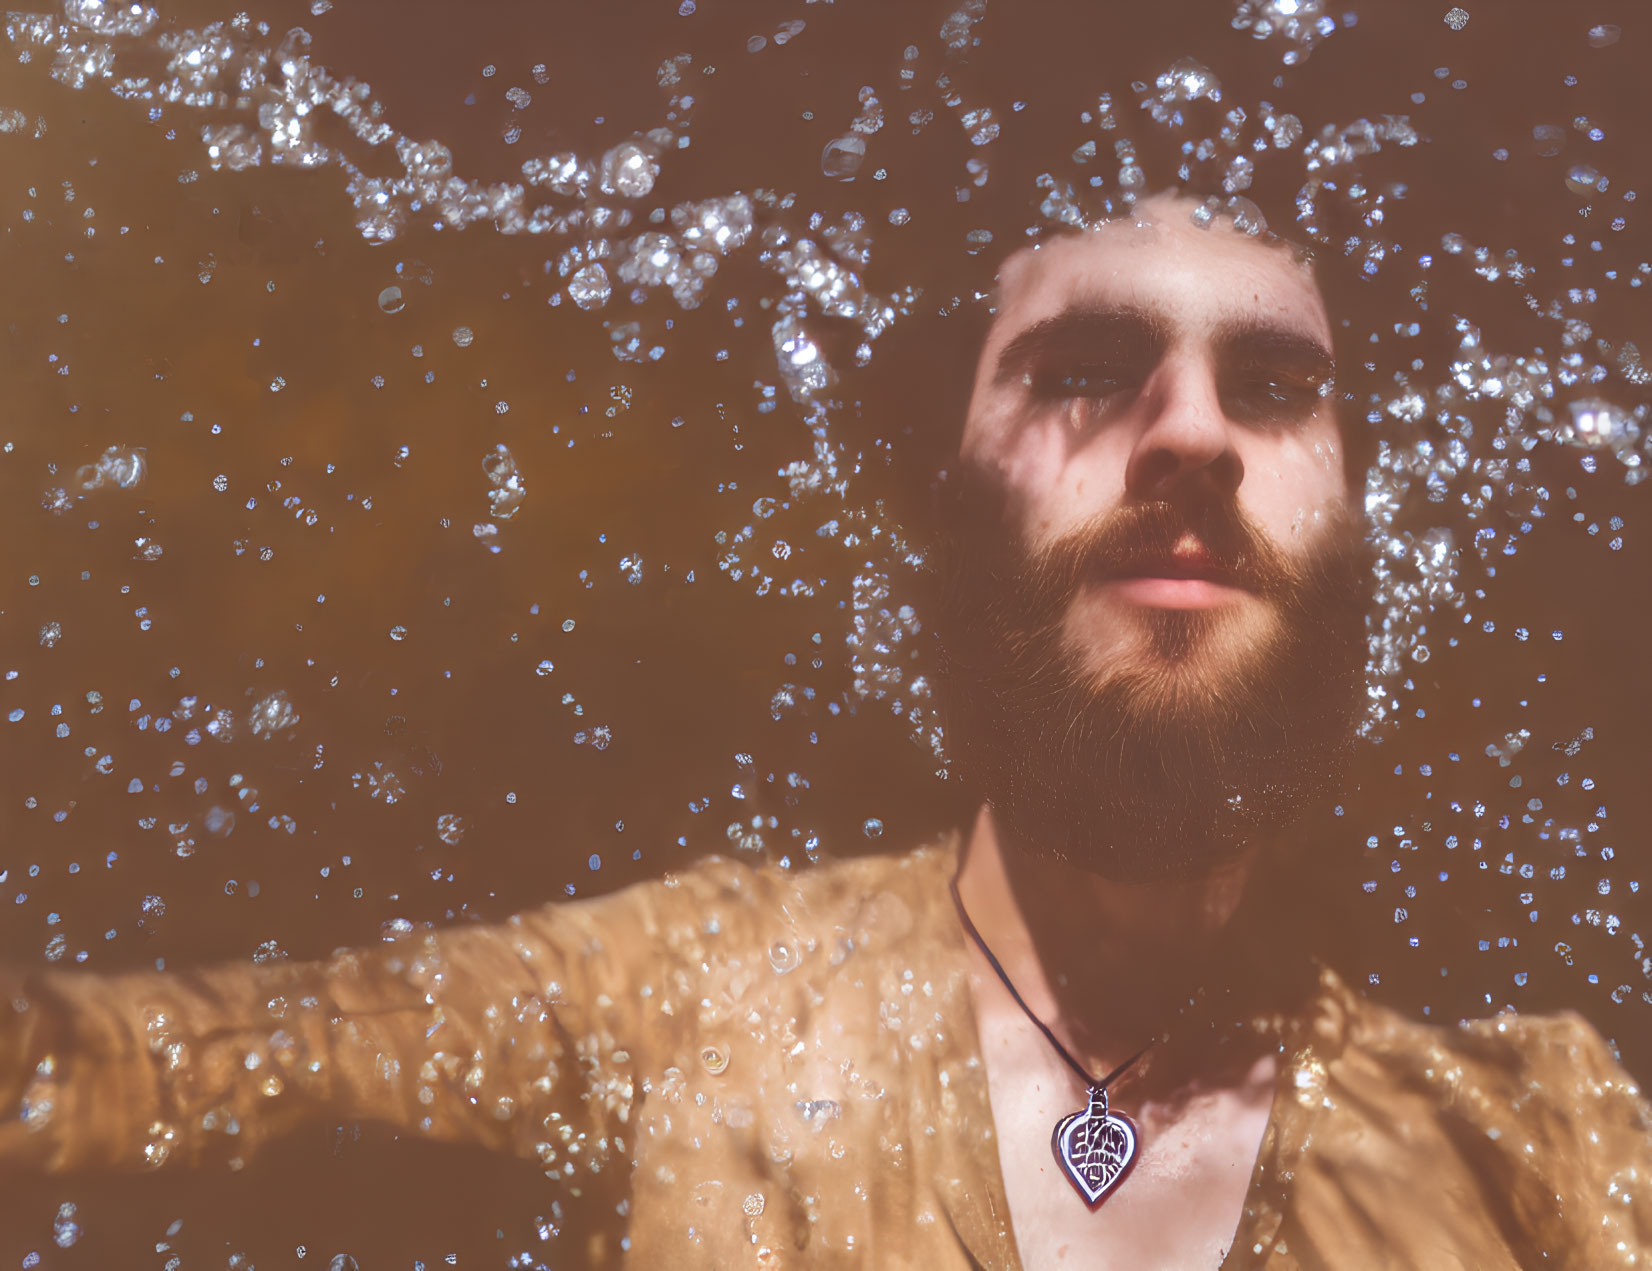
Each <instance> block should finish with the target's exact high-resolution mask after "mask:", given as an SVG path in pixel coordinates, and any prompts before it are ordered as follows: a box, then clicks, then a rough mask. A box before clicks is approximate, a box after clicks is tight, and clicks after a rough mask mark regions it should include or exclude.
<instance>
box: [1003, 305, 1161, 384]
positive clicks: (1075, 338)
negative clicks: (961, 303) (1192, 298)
mask: <svg viewBox="0 0 1652 1271" xmlns="http://www.w3.org/2000/svg"><path fill="white" fill-rule="evenodd" d="M1169 344H1170V329H1169V327H1168V325H1167V324H1166V323H1165V322H1164V321H1163V319H1161V318H1160V317H1159V316H1158V315H1157V314H1154V313H1151V312H1149V311H1147V310H1144V309H1137V308H1134V307H1131V306H1102V305H1074V306H1073V307H1071V308H1068V309H1063V310H1062V311H1061V312H1060V313H1057V314H1054V315H1052V316H1051V317H1048V318H1045V319H1043V320H1042V321H1039V322H1035V323H1033V324H1032V325H1031V326H1030V327H1028V328H1026V330H1024V331H1020V332H1018V333H1017V334H1016V335H1015V336H1014V338H1013V339H1011V340H1010V341H1009V342H1008V343H1007V344H1005V345H1004V349H1003V352H1001V353H1000V354H999V355H998V367H997V370H996V372H995V374H994V376H993V379H994V382H995V383H999V384H1002V383H1004V382H1005V381H1007V380H1012V379H1014V378H1016V377H1017V376H1018V375H1021V374H1023V373H1025V371H1026V370H1027V368H1028V367H1030V366H1033V365H1036V364H1037V363H1038V362H1040V361H1043V360H1045V359H1048V358H1050V357H1051V356H1053V355H1062V354H1065V355H1071V354H1074V353H1079V352H1083V351H1085V350H1090V349H1095V348H1097V347H1100V348H1111V349H1113V350H1114V351H1121V350H1128V351H1129V352H1132V353H1135V354H1138V355H1140V354H1146V355H1151V356H1157V355H1158V354H1160V353H1162V352H1163V351H1164V350H1165V349H1166V348H1167V347H1169Z"/></svg>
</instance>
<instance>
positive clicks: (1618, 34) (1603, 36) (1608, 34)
mask: <svg viewBox="0 0 1652 1271" xmlns="http://www.w3.org/2000/svg"><path fill="white" fill-rule="evenodd" d="M1622 36H1623V28H1622V27H1620V26H1618V25H1617V24H1616V23H1615V22H1603V23H1602V24H1601V25H1600V26H1592V27H1590V28H1589V45H1590V47H1591V48H1597V49H1603V48H1605V47H1606V46H1607V45H1609V44H1616V43H1617V42H1618V40H1619V39H1621V38H1622Z"/></svg>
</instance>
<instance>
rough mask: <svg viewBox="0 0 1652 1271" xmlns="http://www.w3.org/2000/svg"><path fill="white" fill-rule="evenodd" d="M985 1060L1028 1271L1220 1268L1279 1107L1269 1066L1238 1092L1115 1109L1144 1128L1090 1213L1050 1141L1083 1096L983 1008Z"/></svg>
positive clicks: (1065, 1074)
mask: <svg viewBox="0 0 1652 1271" xmlns="http://www.w3.org/2000/svg"><path fill="white" fill-rule="evenodd" d="M980 1032H981V1045H982V1054H983V1058H984V1059H985V1062H986V1069H987V1079H988V1087H989V1090H990V1093H991V1098H992V1115H993V1122H994V1124H995V1127H996V1130H997V1137H998V1158H999V1164H1000V1166H1001V1167H1002V1170H1003V1174H1004V1187H1005V1191H1006V1194H1007V1197H1008V1200H1009V1207H1010V1219H1011V1222H1012V1223H1013V1225H1014V1228H1015V1234H1016V1244H1017V1246H1018V1248H1019V1250H1020V1254H1021V1260H1022V1263H1023V1265H1024V1266H1025V1267H1026V1269H1027V1271H1048V1269H1049V1268H1075V1269H1076V1268H1085V1269H1088V1268H1103V1267H1128V1268H1139V1267H1144V1266H1151V1267H1164V1268H1206V1269H1209V1268H1214V1267H1216V1266H1218V1265H1219V1264H1220V1263H1221V1261H1222V1258H1223V1257H1224V1256H1225V1255H1226V1253H1227V1248H1228V1245H1229V1243H1230V1242H1231V1241H1232V1238H1233V1233H1234V1230H1235V1228H1236V1227H1237V1226H1238V1224H1239V1218H1240V1214H1241V1211H1242V1210H1243V1207H1244V1199H1245V1193H1246V1190H1247V1189H1248V1187H1249V1183H1250V1176H1251V1172H1252V1170H1253V1168H1254V1166H1255V1162H1256V1155H1257V1150H1258V1148H1259V1147H1260V1145H1261V1142H1262V1135H1263V1132H1264V1130H1265V1129H1266V1128H1267V1122H1268V1112H1269V1107H1270V1105H1271V1101H1272V1087H1273V1062H1272V1060H1271V1059H1269V1060H1265V1061H1263V1062H1262V1063H1260V1064H1258V1066H1257V1068H1256V1069H1254V1070H1253V1071H1252V1072H1251V1073H1250V1074H1248V1076H1247V1078H1246V1079H1245V1081H1244V1082H1243V1083H1242V1084H1241V1085H1239V1086H1236V1087H1232V1088H1220V1089H1212V1090H1203V1091H1199V1092H1197V1093H1194V1094H1193V1095H1192V1096H1191V1097H1190V1098H1188V1099H1187V1100H1186V1101H1185V1102H1183V1103H1181V1104H1179V1105H1178V1106H1175V1107H1165V1106H1159V1105H1147V1106H1145V1107H1137V1106H1134V1105H1132V1103H1131V1101H1130V1098H1129V1091H1128V1086H1126V1087H1125V1088H1124V1090H1123V1092H1122V1093H1121V1094H1120V1095H1119V1098H1118V1101H1117V1104H1116V1106H1117V1108H1118V1109H1119V1110H1121V1111H1124V1112H1127V1113H1128V1114H1129V1115H1130V1117H1131V1119H1132V1120H1133V1121H1135V1122H1136V1125H1137V1127H1138V1131H1139V1140H1140V1141H1139V1144H1138V1149H1137V1157H1136V1163H1135V1165H1134V1167H1133V1168H1132V1170H1131V1171H1130V1173H1129V1175H1128V1176H1127V1177H1126V1178H1125V1179H1124V1180H1123V1181H1122V1182H1121V1183H1119V1185H1118V1186H1117V1187H1116V1188H1115V1189H1114V1190H1113V1191H1112V1192H1110V1193H1108V1195H1107V1196H1106V1197H1105V1198H1104V1199H1103V1201H1102V1202H1101V1204H1100V1206H1099V1207H1098V1208H1096V1209H1094V1210H1092V1209H1091V1208H1090V1207H1089V1206H1088V1205H1087V1204H1086V1203H1085V1202H1084V1200H1083V1198H1081V1197H1080V1196H1079V1194H1078V1192H1077V1191H1076V1190H1075V1189H1074V1187H1073V1185H1072V1184H1071V1182H1069V1181H1068V1179H1067V1178H1066V1176H1065V1175H1064V1174H1063V1173H1062V1171H1061V1169H1060V1167H1059V1166H1058V1165H1057V1163H1056V1159H1055V1156H1054V1153H1053V1151H1052V1150H1051V1146H1050V1138H1051V1133H1052V1131H1053V1130H1054V1127H1055V1124H1056V1122H1057V1121H1058V1120H1060V1119H1061V1118H1062V1117H1064V1116H1066V1115H1067V1114H1068V1113H1070V1112H1075V1111H1077V1110H1078V1109H1080V1108H1081V1107H1083V1106H1084V1099H1085V1091H1084V1089H1083V1088H1082V1087H1081V1085H1080V1083H1079V1082H1078V1080H1077V1078H1076V1077H1074V1076H1073V1074H1072V1073H1071V1072H1070V1071H1069V1070H1068V1069H1067V1068H1066V1066H1065V1065H1064V1064H1063V1063H1062V1062H1061V1060H1060V1059H1059V1058H1058V1057H1057V1056H1056V1055H1055V1054H1054V1053H1053V1052H1052V1051H1051V1049H1050V1046H1049V1043H1048V1042H1047V1041H1045V1040H1044V1038H1043V1037H1042V1036H1041V1035H1040V1034H1039V1033H1038V1032H1037V1031H1036V1030H1034V1029H1033V1027H1032V1026H1031V1025H1030V1024H1028V1023H1027V1022H1026V1021H1025V1019H1024V1018H1023V1019H1019V1020H1018V1019H1015V1018H1011V1017H1002V1016H1001V1017H998V1018H995V1019H989V1017H988V1014H987V1013H985V1012H984V1013H983V1015H982V1019H981V1024H980Z"/></svg>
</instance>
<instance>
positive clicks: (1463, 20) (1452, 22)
mask: <svg viewBox="0 0 1652 1271" xmlns="http://www.w3.org/2000/svg"><path fill="white" fill-rule="evenodd" d="M1445 24H1446V25H1447V26H1448V27H1450V28H1451V29H1452V30H1453V31H1461V30H1462V29H1463V28H1464V27H1466V26H1467V25H1468V10H1467V9H1456V8H1454V9H1450V10H1448V11H1447V12H1446V15H1445Z"/></svg>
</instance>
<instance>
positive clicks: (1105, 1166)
mask: <svg viewBox="0 0 1652 1271" xmlns="http://www.w3.org/2000/svg"><path fill="white" fill-rule="evenodd" d="M1051 1146H1052V1147H1053V1148H1054V1149H1055V1159H1056V1160H1057V1162H1059V1163H1060V1165H1061V1168H1062V1170H1063V1172H1064V1173H1065V1174H1066V1175H1067V1177H1068V1178H1069V1179H1070V1180H1071V1181H1072V1184H1073V1186H1074V1187H1076V1188H1078V1194H1079V1195H1080V1196H1082V1197H1084V1200H1085V1202H1086V1203H1087V1204H1088V1205H1089V1206H1090V1207H1091V1208H1092V1209H1094V1208H1095V1207H1096V1206H1097V1205H1099V1204H1101V1199H1102V1197H1103V1196H1105V1195H1107V1193H1108V1192H1109V1191H1111V1190H1112V1189H1113V1188H1114V1187H1116V1186H1117V1185H1118V1181H1119V1180H1120V1179H1121V1178H1123V1177H1124V1176H1125V1174H1127V1173H1128V1172H1129V1170H1130V1166H1131V1164H1132V1162H1134V1161H1135V1159H1136V1127H1135V1126H1134V1125H1133V1124H1131V1121H1130V1118H1129V1117H1127V1116H1124V1115H1122V1114H1121V1113H1117V1112H1109V1111H1108V1110H1107V1091H1106V1089H1105V1088H1104V1087H1100V1086H1091V1087H1090V1106H1089V1107H1087V1108H1085V1109H1084V1111H1082V1112H1074V1113H1072V1114H1071V1115H1069V1116H1065V1117H1062V1118H1061V1120H1060V1121H1057V1122H1056V1126H1055V1136H1054V1138H1053V1139H1052V1141H1051Z"/></svg>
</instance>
